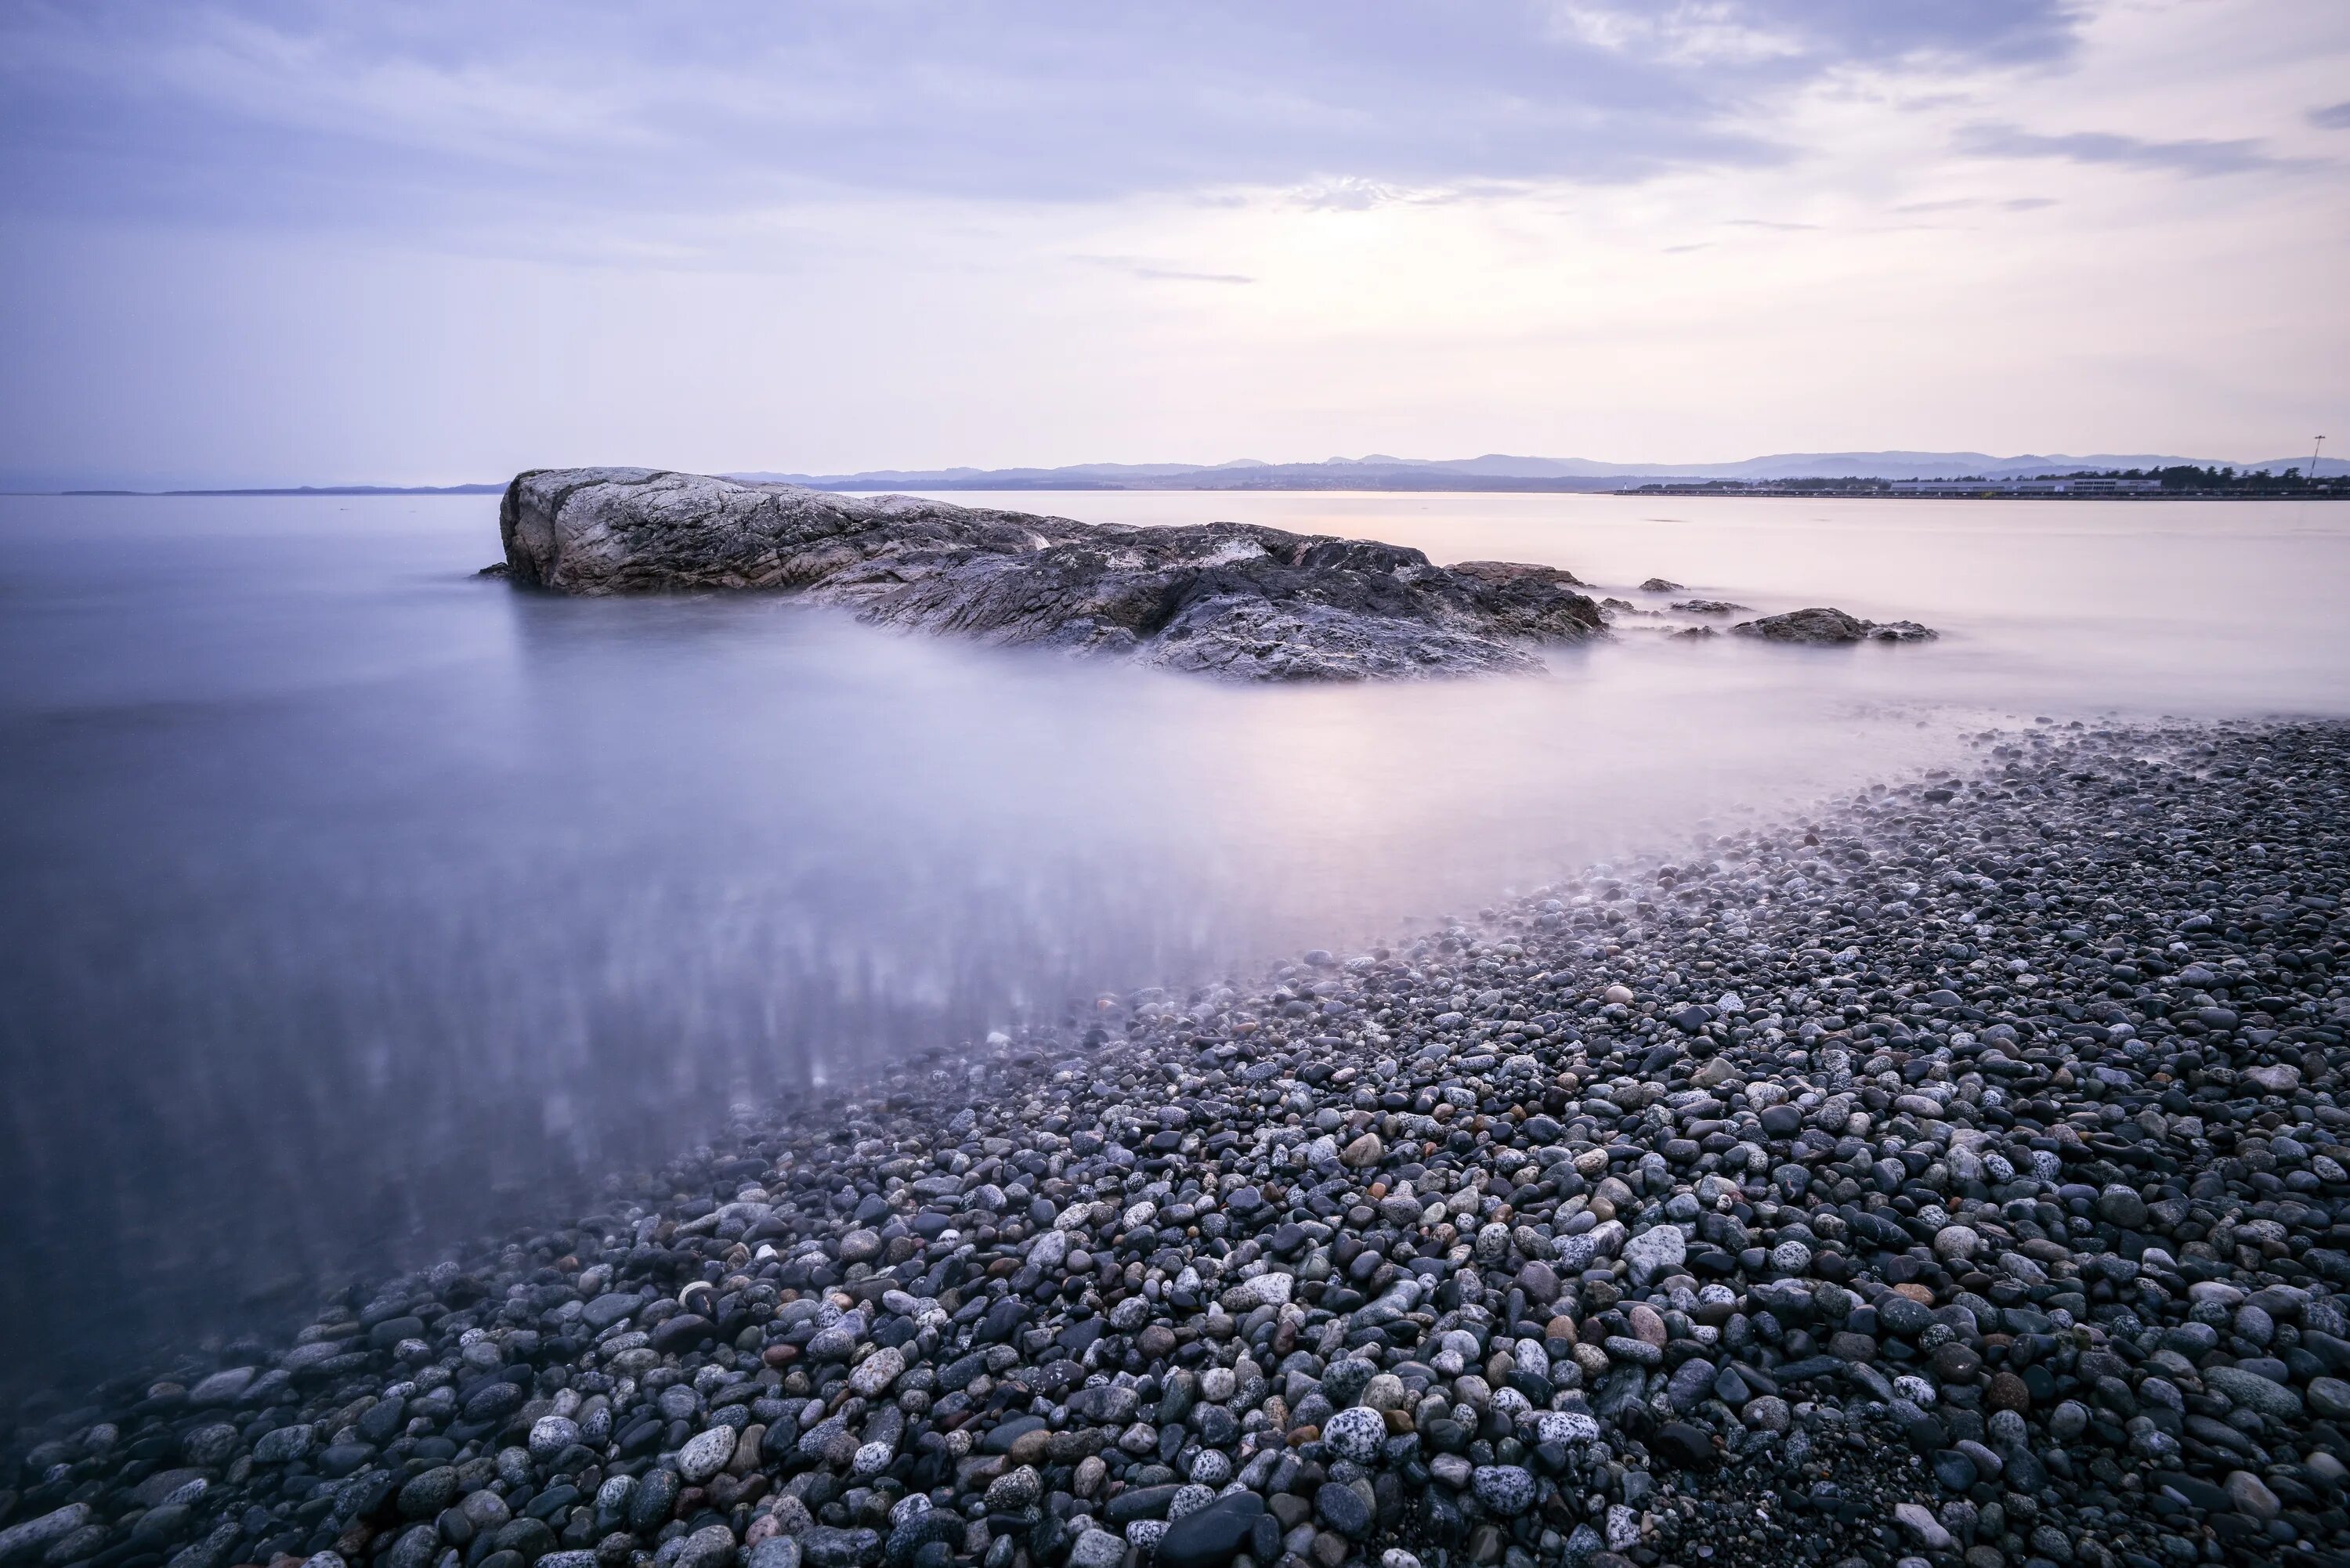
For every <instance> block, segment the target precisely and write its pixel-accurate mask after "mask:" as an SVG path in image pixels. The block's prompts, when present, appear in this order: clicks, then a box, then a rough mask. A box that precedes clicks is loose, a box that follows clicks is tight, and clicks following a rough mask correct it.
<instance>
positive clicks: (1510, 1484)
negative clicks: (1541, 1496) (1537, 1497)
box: [1469, 1465, 1534, 1519]
mask: <svg viewBox="0 0 2350 1568" xmlns="http://www.w3.org/2000/svg"><path fill="white" fill-rule="evenodd" d="M1469 1485H1470V1490H1472V1491H1474V1492H1475V1493H1476V1494H1477V1501H1479V1502H1482V1503H1483V1504H1484V1505H1485V1506H1486V1507H1487V1508H1490V1509H1492V1511H1494V1512H1495V1513H1498V1514H1500V1515H1501V1516H1502V1517H1503V1518H1504V1519H1514V1518H1516V1517H1517V1516H1518V1515H1519V1514H1522V1513H1523V1512H1525V1511H1526V1510H1528V1509H1530V1508H1532V1507H1533V1506H1534V1477H1533V1476H1532V1475H1529V1474H1528V1473H1527V1472H1526V1471H1525V1469H1523V1467H1521V1466H1518V1465H1479V1466H1478V1467H1477V1469H1476V1471H1475V1472H1474V1473H1473V1474H1472V1475H1471V1477H1470V1480H1469Z"/></svg>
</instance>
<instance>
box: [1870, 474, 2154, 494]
mask: <svg viewBox="0 0 2350 1568" xmlns="http://www.w3.org/2000/svg"><path fill="white" fill-rule="evenodd" d="M1893 489H1894V490H1895V491H1896V492H1898V493H1901V494H1904V495H2140V494H2153V493H2157V492H2158V491H2160V490H2161V489H2162V481H2160V480H2159V479H2118V478H2116V477H2114V476H2113V475H2111V474H2084V475H2075V476H2074V477H2072V478H2069V479H1897V480H1895V481H1894V482H1893Z"/></svg>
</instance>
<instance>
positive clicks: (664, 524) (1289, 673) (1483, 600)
mask: <svg viewBox="0 0 2350 1568" xmlns="http://www.w3.org/2000/svg"><path fill="white" fill-rule="evenodd" d="M498 527H499V533H500V535H501V536H502V538H503V540H504V545H505V551H506V566H507V569H508V575H509V576H511V578H512V580H513V581H515V582H516V583H518V584H521V585H524V586H525V587H541V588H547V589H552V590H554V591H556V592H560V593H570V594H587V595H601V594H619V593H648V592H662V591H675V590H681V589H702V588H766V589H775V590H785V591H790V592H795V593H799V594H802V595H804V596H806V597H808V598H811V599H814V600H817V601H820V602H823V603H827V604H835V605H842V606H846V607H848V608H851V609H853V610H855V611H857V612H858V615H859V617H860V618H863V619H866V620H868V621H871V622H874V623H876V624H879V625H884V626H905V627H917V628H923V629H925V630H931V631H943V632H954V633H959V634H962V635H965V636H972V637H977V638H981V639H985V640H987V641H991V642H995V643H1002V644H1035V645H1040V646H1044V647H1049V648H1060V649H1068V650H1071V651H1075V652H1085V653H1103V654H1122V655H1125V656H1128V657H1130V658H1134V659H1139V660H1141V661H1142V662H1144V663H1149V664H1156V665H1159V666H1162V667H1164V668H1167V669H1170V670H1192V671H1199V672H1202V673H1207V674H1213V675H1221V676H1225V677H1229V678H1232V679H1238V680H1376V679H1395V678H1399V677H1410V676H1421V675H1458V674H1476V673H1482V672H1486V671H1492V670H1531V669H1535V668H1538V667H1539V660H1538V659H1536V657H1535V655H1534V652H1533V649H1534V647H1535V646H1537V645H1540V644H1544V643H1565V642H1575V641H1580V640H1583V639H1586V638H1590V637H1594V636H1596V635H1600V634H1601V631H1602V624H1601V618H1600V613H1599V607H1598V606H1597V605H1596V604H1594V603H1593V602H1592V600H1591V599H1590V598H1589V597H1586V596H1585V595H1583V594H1581V593H1578V592H1576V591H1575V590H1576V589H1577V588H1579V587H1581V586H1582V585H1581V584H1580V583H1578V582H1577V581H1576V580H1575V576H1574V575H1573V574H1572V573H1569V572H1564V571H1560V570H1558V569H1557V568H1555V567H1551V566H1521V565H1515V564H1512V563H1508V562H1500V561H1469V562H1464V563H1462V564H1461V565H1459V566H1435V565H1433V564H1431V563H1430V560H1429V559H1428V557H1427V556H1424V555H1422V554H1421V553H1420V552H1419V551H1418V550H1412V549H1407V548H1404V547H1403V546H1401V545H1384V544H1378V543H1376V542H1373V541H1367V540H1357V539H1333V538H1326V537H1322V536H1318V535H1301V534H1289V533H1284V532H1283V531H1281V530H1280V529H1277V528H1263V527H1257V526H1254V525H1252V524H1241V523H1209V524H1200V525H1197V526H1192V527H1180V528H1137V527H1127V526H1121V525H1112V524H1087V523H1076V522H1072V521H1070V520H1069V519H1067V518H1063V517H1039V516H1032V515H1030V514H1025V513H1019V512H996V511H988V510H982V509H979V508H974V507H966V506H953V505H949V504H946V503H944V502H937V501H923V500H918V499H916V498H914V497H912V496H905V495H884V496H872V497H868V496H853V495H838V494H833V493H828V492H825V491H816V490H804V489H799V488H796V487H794V486H788V485H751V484H738V483H733V482H732V481H729V480H724V479H712V478H709V477H706V476H703V475H699V474H689V473H671V472H662V471H660V470H655V469H641V468H591V469H544V470H538V471H536V472H528V473H524V474H521V475H519V476H517V477H516V478H515V481H514V483H512V484H511V485H509V486H508V487H507V490H506V495H505V501H504V505H503V506H502V507H501V508H500V511H499V518H498Z"/></svg>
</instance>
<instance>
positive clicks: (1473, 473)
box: [732, 452, 2331, 491]
mask: <svg viewBox="0 0 2350 1568" xmlns="http://www.w3.org/2000/svg"><path fill="white" fill-rule="evenodd" d="M2222 461H2223V460H2217V459H2210V458H2185V457H2172V456H2167V455H2163V454H2160V453H2154V452H2089V453H2085V454H2083V455H2079V456H2074V455H2071V454H2067V453H2063V452H2052V453H2046V454H2039V453H2025V454H2023V455H2021V456H2016V457H1997V456H1993V455H1992V454H1991V453H1989V452H1778V453H1773V455H1771V456H1768V457H1753V458H1748V459H1746V460H1745V461H1743V462H1682V463H1673V462H1652V463H1643V462H1596V461H1594V460H1592V459H1589V458H1579V457H1513V456H1511V455H1508V454H1506V453H1502V452H1491V453H1488V454H1486V455H1485V456H1483V457H1468V458H1450V459H1436V460H1431V459H1425V458H1405V457H1390V456H1388V455H1386V454H1385V453H1373V454H1371V455H1369V456H1367V457H1358V458H1351V457H1334V458H1329V459H1327V460H1326V461H1324V462H1259V461H1257V460H1254V459H1247V458H1243V459H1241V460H1238V461H1236V462H1220V463H1212V464H1209V463H1184V462H1080V463H1071V464H1068V465H1067V466H1066V467H1060V468H988V469H980V468H939V469H877V470H871V471H868V472H861V473H774V472H749V473H737V474H734V475H733V476H732V477H733V478H736V479H743V480H748V481H752V482H754V483H788V484H806V485H810V486H813V487H815V488H816V489H819V490H1134V489H1149V490H1565V491H1597V490H1620V489H1627V488H1629V487H1631V486H1634V485H1638V484H1644V483H1651V482H1655V481H1666V480H1682V479H1732V480H1766V479H1972V478H1983V479H2012V478H2029V477H2032V476H2033V475H2036V474H2043V473H2071V472H2076V471H2079V470H2083V469H2088V470H2094V471H2103V470H2107V469H2131V468H2137V469H2148V468H2166V467H2171V466H2174V465H2178V464H2181V463H2192V464H2196V465H2199V466H2201V465H2218V464H2220V463H2221V462H2222ZM2308 465H2309V460H2308V459H2307V458H2277V459H2273V460H2271V461H2269V462H2259V463H2238V464H2236V465H2235V466H2236V467H2237V468H2239V469H2247V470H2248V469H2265V470H2268V471H2270V472H2282V471H2283V470H2284V469H2287V468H2292V467H2296V466H2298V467H2301V468H2303V469H2305V468H2307V467H2308ZM2328 466H2329V467H2330V466H2331V463H2330V462H2329V464H2328Z"/></svg>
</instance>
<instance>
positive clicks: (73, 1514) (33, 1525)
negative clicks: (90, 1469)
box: [0, 1502, 93, 1563]
mask: <svg viewBox="0 0 2350 1568" xmlns="http://www.w3.org/2000/svg"><path fill="white" fill-rule="evenodd" d="M92 1517H93V1516H92V1514H91V1511H90V1506H89V1504H88V1503H86V1502H70V1503H68V1504H67V1505H66V1506H65V1507H63V1508H60V1509H57V1510H54V1511H51V1512H48V1513H45V1514H42V1515H40V1516H39V1517H38V1518H36V1519H28V1520H26V1521H25V1522H24V1523H22V1524H12V1525H10V1526H9V1527H8V1528H7V1529H5V1530H0V1563H14V1562H16V1561H17V1560H18V1559H19V1558H28V1557H31V1556H33V1555H34V1554H35V1553H36V1552H42V1551H46V1550H47V1548H48V1547H49V1546H50V1545H51V1544H53V1543H54V1542H59V1541H63V1540H64V1539H65V1538H66V1537H67V1536H68V1535H71V1534H72V1533H73V1532H75V1531H77V1530H79V1529H80V1528H81V1527H82V1526H83V1525H85V1524H88V1522H89V1521H90V1520H91V1518H92Z"/></svg>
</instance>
